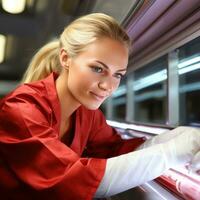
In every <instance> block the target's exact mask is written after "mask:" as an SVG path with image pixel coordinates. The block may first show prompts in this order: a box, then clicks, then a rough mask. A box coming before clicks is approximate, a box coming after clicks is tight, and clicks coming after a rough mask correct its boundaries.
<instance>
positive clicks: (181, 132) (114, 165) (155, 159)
mask: <svg viewBox="0 0 200 200" xmlns="http://www.w3.org/2000/svg"><path fill="white" fill-rule="evenodd" d="M172 132H173V134H174V136H175V137H174V138H170V139H169V140H168V141H167V142H162V143H160V144H156V145H153V146H150V147H147V148H144V149H141V150H137V151H134V152H131V153H128V154H124V155H121V156H117V157H113V158H109V159H108V160H107V165H106V171H105V174H104V177H103V179H102V181H101V183H100V185H99V187H98V189H97V192H96V194H95V197H107V196H111V195H114V194H117V193H120V192H123V191H125V190H128V189H130V188H133V187H135V186H138V185H141V184H143V183H145V182H147V181H150V180H153V179H155V178H156V177H158V176H160V175H162V174H163V173H164V172H165V171H166V170H168V169H169V168H171V167H175V166H177V165H180V164H185V163H187V162H189V161H191V159H192V158H193V156H194V155H195V154H196V153H197V152H198V151H199V150H200V131H199V130H198V129H195V128H189V127H179V128H176V129H174V130H172Z"/></svg>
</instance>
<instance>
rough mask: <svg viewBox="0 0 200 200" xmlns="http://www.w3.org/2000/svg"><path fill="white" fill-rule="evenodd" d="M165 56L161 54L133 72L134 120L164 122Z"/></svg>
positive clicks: (165, 96)
mask: <svg viewBox="0 0 200 200" xmlns="http://www.w3.org/2000/svg"><path fill="white" fill-rule="evenodd" d="M167 60H168V59H167V56H163V57H161V58H159V59H157V60H155V61H153V62H151V63H149V64H147V65H145V66H144V67H142V68H140V69H138V70H136V71H135V72H134V73H133V91H134V93H133V95H134V98H133V99H134V102H133V103H134V106H133V107H134V121H137V122H144V123H159V124H164V123H166V117H167Z"/></svg>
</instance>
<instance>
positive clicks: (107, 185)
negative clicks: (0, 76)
mask: <svg viewBox="0 0 200 200" xmlns="http://www.w3.org/2000/svg"><path fill="white" fill-rule="evenodd" d="M129 44H130V40H129V37H128V36H127V34H126V33H125V32H124V30H123V29H122V28H121V27H120V26H119V25H118V24H117V22H116V21H115V20H114V19H113V18H111V17H110V16H107V15H105V14H101V13H95V14H90V15H86V16H83V17H81V18H79V19H77V20H75V21H74V22H72V23H71V24H70V25H69V26H67V27H66V28H65V30H64V31H63V33H62V34H61V36H60V38H59V40H58V41H53V42H50V43H48V44H47V45H45V46H44V47H43V48H42V49H41V50H39V52H38V53H37V54H36V55H35V57H34V58H33V60H32V62H31V63H30V66H29V67H28V69H27V72H26V73H25V75H24V78H23V82H24V83H25V84H22V85H21V86H19V87H18V88H17V89H16V90H15V91H13V92H12V93H10V94H9V95H7V96H6V97H5V98H4V99H3V100H2V101H1V103H0V108H1V109H0V122H1V123H0V159H1V162H0V177H1V181H0V192H1V196H2V195H3V197H4V198H3V199H12V200H14V199H20V200H22V199H42V198H44V199H50V200H51V199H52V200H55V199H56V200H61V199H62V200H63V199H70V200H76V199H77V200H82V199H92V198H93V197H104V196H110V195H113V194H116V193H118V192H122V191H124V190H127V189H129V188H131V187H134V186H137V185H139V184H142V183H144V182H146V181H149V180H152V179H154V178H155V177H157V176H159V175H161V174H162V173H163V172H164V171H165V170H167V169H169V168H170V167H173V166H175V165H177V164H185V163H186V162H188V161H191V159H192V158H193V156H194V155H195V154H196V153H197V152H198V150H199V147H200V144H199V142H198V141H200V140H199V139H200V134H199V132H198V131H197V130H196V129H185V128H184V127H180V128H178V129H175V130H173V131H172V133H173V132H174V134H171V133H166V134H164V135H162V136H158V137H155V138H154V139H152V140H149V141H147V142H145V143H144V144H143V145H142V146H140V147H139V145H141V144H142V143H143V142H144V140H143V138H137V139H131V140H128V141H123V140H122V139H121V138H120V137H119V135H118V134H117V132H116V131H115V130H114V129H113V128H111V127H110V126H108V125H107V124H106V121H105V118H104V116H103V114H102V113H101V112H100V111H99V110H98V107H99V106H100V105H101V103H102V102H103V101H104V100H105V99H106V98H107V97H108V96H110V95H111V94H112V93H113V91H114V90H116V89H117V87H118V85H119V83H120V79H121V78H122V77H123V76H124V74H125V72H126V69H127V64H128V48H129ZM188 132H189V133H190V134H187V133H188ZM188 135H189V137H188ZM185 137H187V138H188V140H187V141H186V140H185ZM172 138H173V139H172ZM183 138H184V141H183V142H182V139H183ZM181 142H182V143H181ZM185 145H187V146H188V149H185ZM137 147H139V148H138V150H137V151H133V150H134V149H136V148H137ZM129 152H130V153H129Z"/></svg>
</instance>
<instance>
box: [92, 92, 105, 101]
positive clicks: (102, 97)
mask: <svg viewBox="0 0 200 200" xmlns="http://www.w3.org/2000/svg"><path fill="white" fill-rule="evenodd" d="M90 93H91V94H92V95H93V96H94V97H95V99H97V100H98V101H102V100H104V99H105V98H106V97H107V96H108V95H99V94H96V93H94V92H90Z"/></svg>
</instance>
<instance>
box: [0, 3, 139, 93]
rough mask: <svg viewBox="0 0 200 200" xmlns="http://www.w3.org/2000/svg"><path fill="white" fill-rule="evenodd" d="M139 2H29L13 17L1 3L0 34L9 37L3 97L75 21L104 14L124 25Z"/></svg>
mask: <svg viewBox="0 0 200 200" xmlns="http://www.w3.org/2000/svg"><path fill="white" fill-rule="evenodd" d="M137 3H138V1H137V0H135V1H134V0H123V1H122V0H27V6H26V9H25V11H24V12H22V13H20V14H10V13H7V12H6V11H4V10H3V8H2V6H1V1H0V34H3V35H5V36H6V49H5V60H4V61H3V62H2V63H1V64H0V96H3V95H5V94H6V93H8V92H9V91H10V90H12V89H13V88H15V87H16V85H17V84H18V83H19V81H20V79H21V77H22V75H23V73H24V71H25V69H26V67H27V65H28V63H29V61H30V59H31V57H32V56H33V55H34V53H35V52H36V50H37V49H39V48H40V47H41V46H42V45H43V44H45V43H46V42H48V41H49V40H51V39H52V38H54V37H56V36H58V35H59V34H60V33H61V32H62V30H63V28H64V27H65V26H66V25H67V24H68V23H69V22H70V21H71V20H73V19H74V18H76V17H78V16H80V15H84V14H87V13H92V12H103V13H106V14H109V15H111V16H113V17H115V18H116V20H117V21H118V22H119V23H123V22H124V20H125V19H126V18H127V15H128V13H129V12H130V11H131V9H132V8H134V7H135V6H136V4H137Z"/></svg>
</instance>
